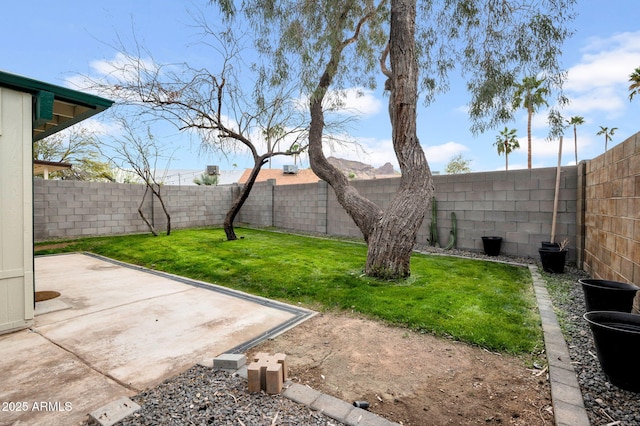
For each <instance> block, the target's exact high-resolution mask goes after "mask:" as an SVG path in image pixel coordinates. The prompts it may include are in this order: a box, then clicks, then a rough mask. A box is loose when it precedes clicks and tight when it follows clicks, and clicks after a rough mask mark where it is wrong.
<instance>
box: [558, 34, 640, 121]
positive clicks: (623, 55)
mask: <svg viewBox="0 0 640 426" xmlns="http://www.w3.org/2000/svg"><path fill="white" fill-rule="evenodd" d="M582 52H583V54H582V57H581V58H580V62H579V63H578V64H576V65H574V66H573V67H571V68H569V70H568V76H567V81H566V83H565V89H566V90H567V93H568V95H569V98H570V99H571V100H572V102H571V109H572V110H575V111H576V112H579V113H583V114H584V113H587V112H589V111H607V112H610V113H612V112H617V111H620V110H622V109H623V108H624V106H625V102H624V101H625V100H626V98H627V87H628V80H629V74H630V73H631V72H632V71H633V70H634V69H635V68H636V67H637V66H638V64H639V63H640V31H636V32H626V33H618V34H614V35H613V36H611V37H607V38H600V37H598V38H591V39H589V40H588V43H587V45H586V46H585V47H584V48H583V49H582Z"/></svg>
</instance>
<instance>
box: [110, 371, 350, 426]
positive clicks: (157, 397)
mask: <svg viewBox="0 0 640 426" xmlns="http://www.w3.org/2000/svg"><path fill="white" fill-rule="evenodd" d="M131 399H132V400H133V401H135V402H136V403H138V404H139V405H140V406H141V407H142V408H141V409H140V410H138V411H137V412H136V413H134V414H133V415H131V416H129V417H127V418H126V419H124V420H122V421H121V422H119V423H117V425H119V426H134V425H136V426H137V425H158V426H160V425H161V426H165V425H168V426H170V425H175V426H178V425H180V426H182V425H215V426H226V425H229V426H231V425H233V426H243V425H244V426H271V425H283V426H297V425H303V426H332V425H334V426H339V425H342V423H339V422H337V421H335V420H333V419H330V418H329V417H326V416H324V415H322V414H320V413H318V412H317V411H313V410H311V409H309V408H307V407H305V406H304V405H301V404H297V403H295V402H293V401H291V400H289V399H287V398H285V397H284V396H282V395H267V394H265V393H263V392H261V393H255V394H249V393H248V392H247V382H246V380H245V379H244V378H242V377H240V376H238V375H237V374H235V373H229V372H225V371H215V370H213V369H211V368H208V367H202V366H199V365H196V366H194V367H192V368H190V369H189V370H187V371H185V372H184V373H182V374H180V375H178V376H176V377H174V378H171V379H169V380H166V381H165V382H163V383H162V384H160V385H159V386H157V387H155V388H153V389H149V390H147V391H145V392H142V393H140V394H138V395H136V396H134V397H132V398H131Z"/></svg>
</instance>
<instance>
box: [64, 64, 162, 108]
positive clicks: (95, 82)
mask: <svg viewBox="0 0 640 426" xmlns="http://www.w3.org/2000/svg"><path fill="white" fill-rule="evenodd" d="M89 66H90V68H91V74H90V75H81V74H77V75H73V76H71V77H68V78H67V79H66V84H67V86H68V87H71V88H73V89H75V90H81V91H84V92H88V93H92V94H95V95H98V96H107V97H110V98H113V97H114V96H115V95H116V93H117V96H118V97H119V98H121V99H137V96H136V95H135V93H132V92H128V91H127V90H118V91H114V90H113V89H112V88H110V87H109V85H111V86H113V87H115V86H117V85H120V86H128V85H135V84H136V82H137V81H138V79H143V80H144V79H146V78H153V76H155V75H156V74H157V73H159V71H160V68H159V66H158V65H157V64H155V63H154V62H153V61H151V60H150V59H142V58H136V57H133V56H128V55H125V54H123V53H121V52H118V53H116V54H115V56H114V57H113V58H112V59H108V60H106V59H103V60H95V61H92V62H91V63H90V64H89Z"/></svg>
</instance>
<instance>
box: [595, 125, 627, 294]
mask: <svg viewBox="0 0 640 426" xmlns="http://www.w3.org/2000/svg"><path fill="white" fill-rule="evenodd" d="M584 181H585V207H586V208H585V215H584V235H585V243H584V246H585V249H584V266H583V268H584V270H585V271H586V272H588V273H589V274H590V275H591V276H592V277H594V278H599V279H607V280H614V281H622V282H628V283H634V284H636V285H640V133H636V134H635V135H633V136H632V137H630V138H628V139H627V140H626V141H624V142H623V143H621V144H619V145H616V146H614V147H613V148H611V149H610V150H608V151H607V152H606V153H604V154H602V155H600V156H599V157H597V158H594V159H593V160H591V161H589V162H587V164H586V167H585V176H584Z"/></svg>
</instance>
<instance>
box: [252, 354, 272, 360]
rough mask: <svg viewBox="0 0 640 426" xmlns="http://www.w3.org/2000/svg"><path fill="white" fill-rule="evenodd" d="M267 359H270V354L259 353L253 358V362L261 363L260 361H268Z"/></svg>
mask: <svg viewBox="0 0 640 426" xmlns="http://www.w3.org/2000/svg"><path fill="white" fill-rule="evenodd" d="M267 358H269V354H268V353H266V352H258V353H257V354H255V355H254V356H253V361H260V360H266V359H267Z"/></svg>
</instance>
